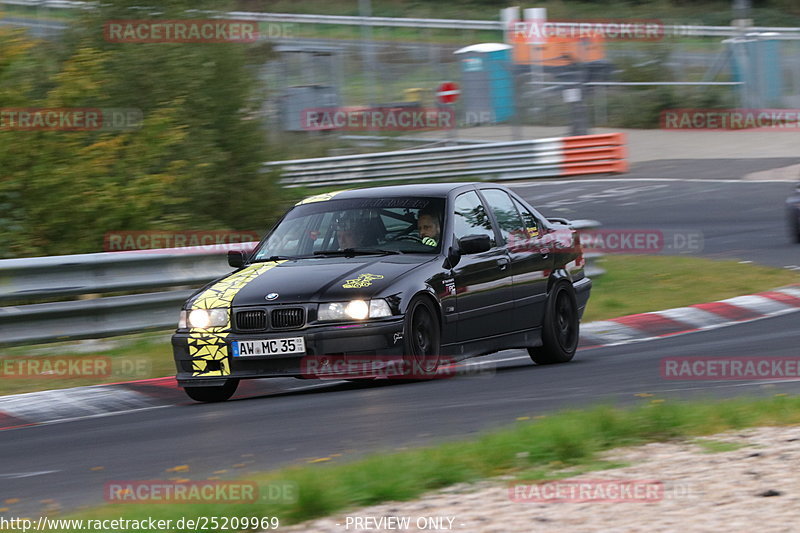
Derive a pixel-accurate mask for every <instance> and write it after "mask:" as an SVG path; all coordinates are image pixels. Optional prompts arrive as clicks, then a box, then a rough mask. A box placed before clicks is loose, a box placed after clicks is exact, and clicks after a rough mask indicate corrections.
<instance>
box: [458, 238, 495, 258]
mask: <svg viewBox="0 0 800 533" xmlns="http://www.w3.org/2000/svg"><path fill="white" fill-rule="evenodd" d="M491 247H492V241H491V240H490V239H489V236H488V235H467V236H466V237H462V238H460V239H458V249H459V250H460V251H461V253H462V254H465V255H469V254H479V253H481V252H487V251H489V249H490V248H491Z"/></svg>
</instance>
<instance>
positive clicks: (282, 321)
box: [272, 307, 305, 329]
mask: <svg viewBox="0 0 800 533" xmlns="http://www.w3.org/2000/svg"><path fill="white" fill-rule="evenodd" d="M303 322H305V310H304V309H303V308H302V307H290V308H287V309H273V310H272V327H273V328H274V329H288V328H299V327H301V326H302V325H303Z"/></svg>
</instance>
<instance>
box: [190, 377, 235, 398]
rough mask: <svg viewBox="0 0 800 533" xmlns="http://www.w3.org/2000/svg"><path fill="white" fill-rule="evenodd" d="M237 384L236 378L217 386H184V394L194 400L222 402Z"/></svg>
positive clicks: (228, 396)
mask: <svg viewBox="0 0 800 533" xmlns="http://www.w3.org/2000/svg"><path fill="white" fill-rule="evenodd" d="M238 386H239V380H238V379H229V380H228V381H226V382H225V385H220V386H217V387H184V389H183V390H184V391H185V392H186V395H187V396H189V398H191V399H192V400H194V401H196V402H206V403H214V402H224V401H226V400H227V399H229V398H230V397H231V396H233V393H235V392H236V388H237V387H238Z"/></svg>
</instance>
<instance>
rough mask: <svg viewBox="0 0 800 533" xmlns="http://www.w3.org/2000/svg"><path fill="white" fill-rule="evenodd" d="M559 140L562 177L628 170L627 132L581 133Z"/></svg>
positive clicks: (615, 172)
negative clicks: (561, 154)
mask: <svg viewBox="0 0 800 533" xmlns="http://www.w3.org/2000/svg"><path fill="white" fill-rule="evenodd" d="M560 140H561V144H562V147H563V148H562V151H563V156H562V157H563V159H562V163H561V175H562V176H576V175H580V174H606V173H614V174H617V173H622V172H627V171H628V168H629V167H628V161H627V159H626V156H627V150H626V149H625V134H624V133H605V134H599V135H580V136H576V137H564V138H562V139H560Z"/></svg>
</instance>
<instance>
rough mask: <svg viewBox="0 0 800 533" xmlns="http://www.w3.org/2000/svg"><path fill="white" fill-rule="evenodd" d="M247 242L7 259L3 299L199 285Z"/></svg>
mask: <svg viewBox="0 0 800 533" xmlns="http://www.w3.org/2000/svg"><path fill="white" fill-rule="evenodd" d="M247 245H250V246H251V247H252V245H253V244H252V243H237V244H223V245H211V246H208V247H204V246H199V247H186V248H171V249H163V250H141V251H130V252H109V253H97V254H81V255H59V256H51V257H34V258H29V259H5V260H2V261H0V303H9V302H14V301H31V300H43V299H52V298H54V297H56V298H57V297H62V296H74V295H80V294H97V293H108V292H123V291H135V290H141V289H158V288H162V287H176V286H184V285H197V284H199V283H205V282H208V281H210V280H212V279H214V278H216V277H218V276H220V275H222V274H224V273H225V272H226V271H228V270H230V267H229V266H228V263H227V261H226V259H225V257H223V256H224V254H225V253H227V251H228V250H229V249H230V250H234V249H237V250H238V249H242V248H243V247H246V246H247ZM220 254H222V255H220Z"/></svg>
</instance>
